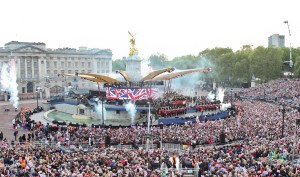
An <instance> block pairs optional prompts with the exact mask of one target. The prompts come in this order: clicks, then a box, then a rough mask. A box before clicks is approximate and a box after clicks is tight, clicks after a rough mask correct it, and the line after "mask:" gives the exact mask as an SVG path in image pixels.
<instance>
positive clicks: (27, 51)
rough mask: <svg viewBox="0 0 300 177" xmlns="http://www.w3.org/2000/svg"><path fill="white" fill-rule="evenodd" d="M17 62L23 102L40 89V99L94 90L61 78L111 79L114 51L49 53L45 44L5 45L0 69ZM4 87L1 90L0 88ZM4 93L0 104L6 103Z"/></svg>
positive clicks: (0, 51) (86, 84)
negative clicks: (78, 75)
mask: <svg viewBox="0 0 300 177" xmlns="http://www.w3.org/2000/svg"><path fill="white" fill-rule="evenodd" d="M11 58H14V59H15V60H16V65H17V83H18V90H19V97H20V99H27V98H33V97H35V96H36V93H35V90H36V88H37V87H40V88H41V90H42V91H41V96H42V97H49V96H50V94H51V95H53V94H57V93H61V92H63V91H64V89H65V88H66V87H67V86H69V85H70V84H71V85H77V86H78V88H80V89H88V88H91V87H94V84H95V83H92V82H90V81H85V80H81V79H78V80H77V79H75V78H71V77H61V76H59V74H67V73H68V74H74V73H76V72H79V73H81V72H82V73H97V74H103V75H108V73H111V71H112V51H111V50H110V49H88V48H86V47H80V48H79V49H78V50H77V49H73V48H59V49H47V48H46V44H45V43H40V42H38V43H36V42H33V43H32V42H18V41H12V42H9V43H6V44H5V46H4V48H0V66H1V68H2V64H3V63H8V61H9V59H11ZM0 87H1V86H0ZM6 99H7V93H4V92H2V93H1V96H0V100H6Z"/></svg>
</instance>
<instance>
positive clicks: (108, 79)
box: [63, 73, 120, 84]
mask: <svg viewBox="0 0 300 177" xmlns="http://www.w3.org/2000/svg"><path fill="white" fill-rule="evenodd" d="M63 76H70V77H79V78H82V79H86V80H89V81H93V82H104V83H110V84H113V83H119V82H120V81H118V80H117V79H114V78H111V77H108V76H104V75H100V74H90V73H78V74H63Z"/></svg>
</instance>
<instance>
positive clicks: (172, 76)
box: [152, 68, 210, 81]
mask: <svg viewBox="0 0 300 177" xmlns="http://www.w3.org/2000/svg"><path fill="white" fill-rule="evenodd" d="M209 71H210V69H209V68H196V69H188V70H180V71H175V72H172V73H168V74H164V75H160V76H157V77H155V78H153V79H152V81H164V80H171V79H175V78H177V77H181V76H183V75H186V74H190V73H194V72H200V73H207V72H209Z"/></svg>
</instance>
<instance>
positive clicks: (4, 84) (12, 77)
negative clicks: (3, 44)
mask: <svg viewBox="0 0 300 177" xmlns="http://www.w3.org/2000/svg"><path fill="white" fill-rule="evenodd" d="M0 82H1V90H2V91H7V92H9V93H10V99H9V101H10V102H11V103H12V104H13V106H14V108H18V106H19V97H18V84H17V71H16V61H15V60H14V59H11V60H10V61H9V65H7V64H3V66H2V69H1V79H0Z"/></svg>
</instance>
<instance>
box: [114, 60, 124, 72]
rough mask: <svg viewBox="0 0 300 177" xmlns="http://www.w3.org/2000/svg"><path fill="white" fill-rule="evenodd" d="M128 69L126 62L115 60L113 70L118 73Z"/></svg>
mask: <svg viewBox="0 0 300 177" xmlns="http://www.w3.org/2000/svg"><path fill="white" fill-rule="evenodd" d="M125 69H126V64H125V60H120V59H118V60H115V61H113V62H112V70H113V71H117V70H122V71H124V70H125Z"/></svg>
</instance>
